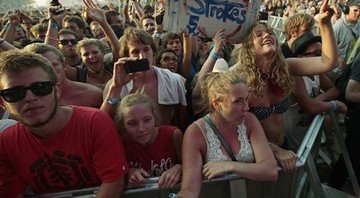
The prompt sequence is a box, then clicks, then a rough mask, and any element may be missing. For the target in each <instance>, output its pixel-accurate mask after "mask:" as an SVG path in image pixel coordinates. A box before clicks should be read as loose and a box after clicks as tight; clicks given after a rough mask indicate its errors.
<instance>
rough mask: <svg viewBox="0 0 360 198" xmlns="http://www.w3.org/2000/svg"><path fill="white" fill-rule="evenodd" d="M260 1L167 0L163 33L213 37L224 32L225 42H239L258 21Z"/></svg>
mask: <svg viewBox="0 0 360 198" xmlns="http://www.w3.org/2000/svg"><path fill="white" fill-rule="evenodd" d="M260 4H261V1H260V0H252V1H251V2H249V0H169V1H168V2H167V5H166V11H165V15H164V29H165V30H166V31H169V32H175V33H180V32H182V31H184V30H185V31H187V32H188V33H190V34H194V35H200V36H205V37H213V36H214V34H215V33H216V32H217V31H218V30H219V29H220V28H225V30H226V31H225V34H226V35H227V37H228V39H230V40H234V41H237V42H241V41H242V39H243V38H244V37H245V36H246V34H247V33H248V30H249V29H250V27H251V26H252V25H253V24H254V23H255V22H256V20H257V18H258V10H259V8H260Z"/></svg>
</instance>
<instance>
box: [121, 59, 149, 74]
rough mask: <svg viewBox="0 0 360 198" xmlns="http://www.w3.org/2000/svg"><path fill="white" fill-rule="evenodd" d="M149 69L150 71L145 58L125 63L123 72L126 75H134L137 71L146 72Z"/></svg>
mask: <svg viewBox="0 0 360 198" xmlns="http://www.w3.org/2000/svg"><path fill="white" fill-rule="evenodd" d="M149 69H150V68H149V62H148V60H147V59H146V58H145V59H138V60H131V61H126V63H125V72H126V73H127V74H129V73H135V72H139V71H146V70H149Z"/></svg>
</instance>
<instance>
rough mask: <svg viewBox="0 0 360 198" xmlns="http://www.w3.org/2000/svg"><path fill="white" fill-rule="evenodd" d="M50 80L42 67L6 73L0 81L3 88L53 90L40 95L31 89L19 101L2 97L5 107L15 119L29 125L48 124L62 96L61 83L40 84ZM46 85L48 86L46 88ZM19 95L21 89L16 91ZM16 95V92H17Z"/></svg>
mask: <svg viewBox="0 0 360 198" xmlns="http://www.w3.org/2000/svg"><path fill="white" fill-rule="evenodd" d="M46 81H50V77H49V75H48V74H47V73H46V72H45V71H44V70H43V69H41V68H39V67H37V68H32V69H28V70H26V71H23V72H20V73H16V74H5V75H4V76H3V77H2V78H1V80H0V82H1V85H2V90H5V89H9V88H15V87H19V86H22V87H29V86H32V87H33V88H34V87H36V88H37V89H42V88H43V89H47V90H49V91H51V92H49V94H47V95H44V96H38V95H36V94H34V93H33V91H31V90H30V89H27V90H26V91H25V97H24V98H22V99H21V100H20V101H17V102H7V101H5V100H4V99H3V98H1V100H2V102H3V105H4V107H5V108H6V110H7V111H8V112H9V113H10V115H11V116H13V117H14V118H15V119H17V120H19V121H20V122H22V123H23V124H24V125H26V126H28V127H39V126H43V125H45V124H47V123H48V122H49V121H51V119H52V118H53V117H54V115H55V113H56V108H57V100H58V97H59V96H60V95H59V94H60V83H56V84H55V85H51V86H45V85H43V86H40V85H39V82H40V83H43V82H46ZM45 87H46V88H45ZM16 93H18V94H17V95H19V93H20V91H16ZM15 95H16V94H15Z"/></svg>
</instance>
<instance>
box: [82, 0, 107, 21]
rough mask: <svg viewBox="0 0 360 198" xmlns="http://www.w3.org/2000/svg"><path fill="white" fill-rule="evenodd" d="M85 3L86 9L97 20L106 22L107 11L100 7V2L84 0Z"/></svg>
mask: <svg viewBox="0 0 360 198" xmlns="http://www.w3.org/2000/svg"><path fill="white" fill-rule="evenodd" d="M83 2H84V4H85V11H86V12H87V13H88V15H89V16H90V17H91V18H92V19H93V20H95V21H97V22H99V23H105V22H106V17H105V12H104V10H102V9H101V8H100V6H99V5H98V4H95V3H94V2H93V1H92V0H83Z"/></svg>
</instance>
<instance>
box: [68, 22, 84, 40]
mask: <svg viewBox="0 0 360 198" xmlns="http://www.w3.org/2000/svg"><path fill="white" fill-rule="evenodd" d="M64 28H67V29H70V30H72V31H73V32H74V33H75V34H76V36H77V37H78V38H79V39H80V40H81V39H83V38H84V29H82V28H79V26H78V25H77V24H76V23H74V22H68V21H66V22H65V23H64Z"/></svg>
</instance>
